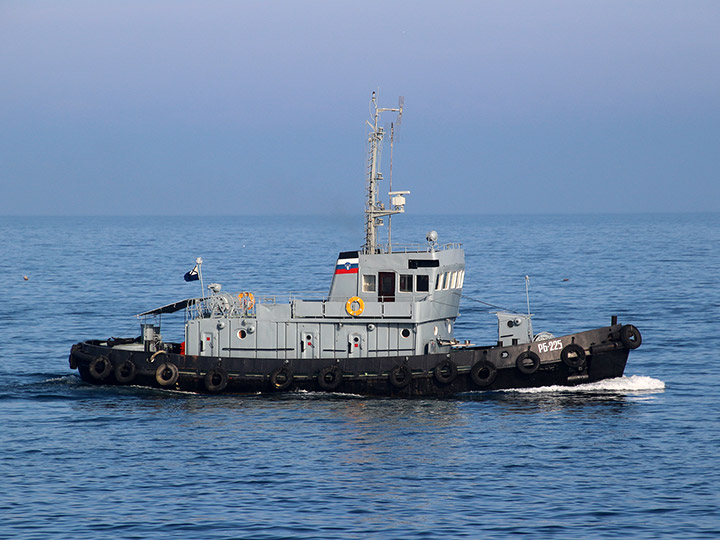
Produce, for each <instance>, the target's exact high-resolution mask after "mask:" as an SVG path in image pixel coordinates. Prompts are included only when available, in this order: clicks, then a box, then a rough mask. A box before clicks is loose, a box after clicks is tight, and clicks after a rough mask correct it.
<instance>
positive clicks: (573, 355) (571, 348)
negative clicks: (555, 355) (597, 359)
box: [560, 343, 586, 368]
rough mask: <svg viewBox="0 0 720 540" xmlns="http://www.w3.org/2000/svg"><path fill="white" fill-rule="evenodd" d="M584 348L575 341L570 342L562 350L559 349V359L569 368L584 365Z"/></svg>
mask: <svg viewBox="0 0 720 540" xmlns="http://www.w3.org/2000/svg"><path fill="white" fill-rule="evenodd" d="M585 358H586V355H585V349H583V348H582V347H581V346H580V345H578V344H577V343H570V344H569V345H565V347H563V350H562V351H560V359H561V360H562V361H563V362H564V363H565V365H566V366H568V367H571V368H579V367H580V366H584V365H585Z"/></svg>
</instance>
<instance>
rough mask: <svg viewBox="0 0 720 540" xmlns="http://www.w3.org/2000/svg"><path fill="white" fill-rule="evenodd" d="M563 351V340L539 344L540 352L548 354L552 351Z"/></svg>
mask: <svg viewBox="0 0 720 540" xmlns="http://www.w3.org/2000/svg"><path fill="white" fill-rule="evenodd" d="M561 349H562V339H556V340H553V341H546V342H545V343H538V351H540V352H541V353H546V352H550V351H559V350H561Z"/></svg>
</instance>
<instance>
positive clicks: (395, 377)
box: [388, 364, 412, 389]
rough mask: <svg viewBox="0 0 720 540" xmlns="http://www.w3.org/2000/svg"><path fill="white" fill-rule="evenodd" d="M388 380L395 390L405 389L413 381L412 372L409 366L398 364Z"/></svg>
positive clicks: (391, 371)
mask: <svg viewBox="0 0 720 540" xmlns="http://www.w3.org/2000/svg"><path fill="white" fill-rule="evenodd" d="M388 380H389V381H390V384H392V385H393V386H394V387H395V388H398V389H400V388H405V387H406V386H407V385H408V384H410V381H412V372H411V371H410V368H409V367H408V365H407V364H398V365H397V366H395V367H394V368H392V369H391V370H390V374H389V375H388Z"/></svg>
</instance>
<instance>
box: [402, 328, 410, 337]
mask: <svg viewBox="0 0 720 540" xmlns="http://www.w3.org/2000/svg"><path fill="white" fill-rule="evenodd" d="M400 335H401V336H402V337H404V338H409V337H410V330H408V329H407V328H403V329H402V332H400Z"/></svg>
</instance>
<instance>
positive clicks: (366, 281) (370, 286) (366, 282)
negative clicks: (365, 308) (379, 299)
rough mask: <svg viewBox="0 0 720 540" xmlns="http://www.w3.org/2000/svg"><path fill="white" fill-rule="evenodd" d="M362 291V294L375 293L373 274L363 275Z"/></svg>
mask: <svg viewBox="0 0 720 540" xmlns="http://www.w3.org/2000/svg"><path fill="white" fill-rule="evenodd" d="M362 290H363V292H375V274H363V277H362Z"/></svg>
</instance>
